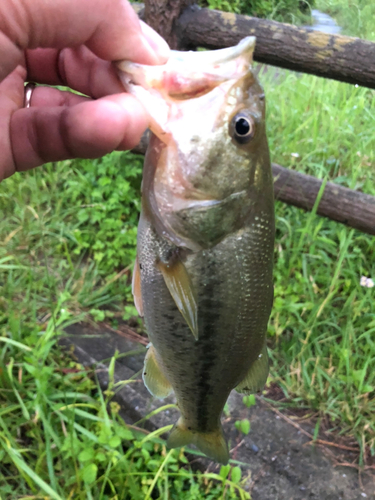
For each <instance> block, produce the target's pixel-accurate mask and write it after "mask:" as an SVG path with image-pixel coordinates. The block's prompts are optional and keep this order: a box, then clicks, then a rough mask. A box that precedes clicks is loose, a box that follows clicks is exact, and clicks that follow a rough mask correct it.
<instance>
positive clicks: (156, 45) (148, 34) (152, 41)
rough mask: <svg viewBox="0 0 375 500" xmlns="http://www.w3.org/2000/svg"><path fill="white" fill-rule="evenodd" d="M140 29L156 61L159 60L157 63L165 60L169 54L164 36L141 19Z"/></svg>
mask: <svg viewBox="0 0 375 500" xmlns="http://www.w3.org/2000/svg"><path fill="white" fill-rule="evenodd" d="M141 29H142V33H143V35H144V37H145V38H146V40H147V42H148V44H149V45H150V47H151V48H152V49H153V51H154V52H155V54H156V57H157V59H158V61H160V62H159V64H162V63H164V62H165V61H167V59H168V58H169V55H170V48H169V45H168V44H167V42H166V41H165V40H164V38H162V37H161V36H160V35H159V34H158V33H156V31H155V30H153V29H152V28H151V27H150V26H149V25H148V24H146V23H144V22H143V21H141Z"/></svg>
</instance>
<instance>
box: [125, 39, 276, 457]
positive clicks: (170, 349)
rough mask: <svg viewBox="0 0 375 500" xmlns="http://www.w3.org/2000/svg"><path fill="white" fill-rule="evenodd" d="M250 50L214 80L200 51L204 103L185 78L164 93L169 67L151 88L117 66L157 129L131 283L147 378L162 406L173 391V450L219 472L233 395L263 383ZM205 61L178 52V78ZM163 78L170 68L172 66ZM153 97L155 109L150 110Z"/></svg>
mask: <svg viewBox="0 0 375 500" xmlns="http://www.w3.org/2000/svg"><path fill="white" fill-rule="evenodd" d="M241 44H242V45H241ZM253 46H254V41H253V39H250V37H249V38H247V39H245V40H244V41H242V42H240V44H239V45H238V46H237V47H235V48H232V49H224V50H223V51H213V52H212V67H214V69H213V70H212V71H215V72H216V73H215V75H214V79H212V78H211V79H210V73H209V59H208V58H209V57H210V56H209V54H208V53H203V54H204V55H205V57H206V59H205V61H206V62H205V63H204V65H205V71H206V72H207V73H205V74H206V77H205V78H206V79H207V81H208V84H207V91H206V94H204V92H203V95H200V96H199V97H196V96H189V92H188V89H189V88H196V87H194V82H193V83H191V82H190V81H189V77H188V76H187V77H186V78H187V83H186V85H185V90H184V93H183V95H180V96H179V94H178V92H177V91H176V89H171V90H170V95H172V96H173V97H172V98H171V97H170V95H169V96H168V89H165V88H164V87H163V88H162V89H161V90H160V89H159V87H160V85H161V84H160V81H162V82H163V85H165V81H166V79H165V73H166V71H167V69H166V68H164V69H163V70H162V72H161V74H162V75H163V76H162V77H159V80H158V78H157V70H155V68H153V69H152V79H150V78H149V77H148V76H147V75H148V73H147V71H148V70H147V68H142V67H140V66H139V65H133V66H132V65H131V64H130V65H129V63H127V64H125V66H123V67H122V69H123V70H125V72H124V74H123V75H122V79H123V81H124V83H125V86H126V87H127V89H128V90H130V91H131V92H132V93H134V95H136V96H137V97H138V98H140V100H141V101H142V102H144V103H145V102H146V104H148V106H149V112H150V115H151V118H152V119H151V129H152V131H153V132H154V135H153V137H152V138H151V141H150V146H149V149H148V152H147V155H146V159H145V170H144V180H143V187H142V212H141V217H140V222H139V227H138V243H137V253H138V255H137V263H136V268H135V277H137V279H135V280H134V282H138V281H139V283H140V290H138V289H135V291H134V294H135V301H136V303H138V304H140V303H141V304H142V310H143V313H144V319H145V324H146V329H147V332H148V336H149V338H150V342H151V344H152V345H151V347H150V348H149V351H148V353H147V355H146V360H145V368H144V372H143V378H144V381H145V384H146V386H147V387H148V389H149V390H150V392H151V393H152V394H154V395H155V396H157V397H165V396H166V395H167V394H169V393H170V392H171V391H172V390H173V391H174V393H175V396H176V399H177V404H178V407H179V410H180V412H181V418H180V419H179V421H178V422H177V424H176V425H175V427H174V429H173V430H172V432H171V435H170V437H169V440H168V445H169V446H170V447H177V446H182V445H186V444H189V443H193V444H195V445H196V446H197V447H198V448H199V449H200V450H202V451H203V452H204V453H205V454H206V455H207V456H209V457H211V458H213V459H215V460H217V461H219V462H222V463H226V462H227V461H228V448H227V444H226V441H225V438H224V435H223V431H222V427H221V423H220V417H221V414H222V411H223V408H224V405H225V402H226V400H227V398H228V396H229V393H230V391H231V390H232V389H233V388H237V390H239V391H240V392H245V393H250V392H256V391H257V390H260V389H261V388H262V387H263V385H264V383H265V381H266V378H267V374H268V358H267V351H266V347H265V336H266V330H267V322H268V319H269V314H270V311H271V307H272V298H273V286H272V268H273V246H274V205H273V203H274V202H273V183H272V174H271V166H270V159H269V152H268V145H267V139H266V134H265V124H264V114H265V113H264V95H263V91H262V89H261V87H260V85H259V84H258V82H257V81H256V79H255V77H254V76H253V74H252V73H251V71H250V62H251V61H250V58H251V53H252V50H253ZM219 53H221V55H220V54H219ZM185 54H186V53H185ZM187 54H189V53H187ZM200 56H202V53H198V54H195V57H196V59H194V58H193V57H194V56H193V55H191V54H190V55H182V56H181V55H179V54H176V55H175V57H176V61H177V62H178V61H179V60H181V58H184V57H185V63H186V64H185V66H184V72H185V76H186V75H189V67H190V66H189V62H190V61H191V64H192V65H191V67H190V71H191V73H190V74H191V75H193V76H194V74H195V73H194V71H198V70H197V69H196V64H195V62H196V61H198V62H199V57H200ZM189 58H190V59H189ZM220 58H221V59H220ZM186 61H187V62H186ZM176 64H177V63H176ZM197 64H198V63H197ZM220 65H221V66H220ZM228 65H229V66H228ZM218 66H220V71H219V72H218V71H217V67H218ZM178 68H179V66H178V64H177V69H178ZM207 68H208V69H207ZM228 68H229V69H228ZM169 71H172V72H173V71H176V69H175V68H174V66H173V61H172V62H171V63H170V69H169ZM155 72H156V73H155ZM198 73H199V78H200V80H199V89H200V90H199V91H200V92H201V93H202V89H203V88H204V86H202V81H204V79H203V80H202V72H199V71H198ZM155 74H156V76H155ZM124 75H125V76H124ZM129 75H130V76H131V77H130V79H129ZM207 75H208V76H207ZM218 75H219V76H218ZM193 76H191V79H193ZM147 78H149V80H148V79H147ZM137 79H139V80H140V81H138V82H137ZM167 80H168V81H170V82H174V81H175V79H174V78H170V79H167ZM158 82H159V83H158ZM180 83H181V82H180ZM158 86H159V87H158ZM140 87H142V89H141V90H140ZM180 87H181V88H182V89H184V86H183V85H182V86H181V85H180ZM145 89H146V93H144V90H145ZM147 89H148V90H150V89H151V92H148V91H147ZM155 90H158V91H159V93H160V94H161V99H162V101H161V102H160V101H158V106H159V107H157V106H156V108H157V110H156V111H153V108H152V107H153V106H154V104H153V99H155ZM149 94H151V100H150V97H149ZM165 94H167V95H165ZM164 103H167V111H166V110H165V108H164V107H163V106H164ZM186 103H187V104H188V107H187V106H186ZM194 106H197V107H196V108H194ZM194 109H195V115H194ZM200 109H203V110H204V111H205V113H204V114H203V115H204V116H203V115H202V116H201V117H200V116H199V110H200ZM176 110H177V111H176ZM163 113H164V115H163ZM189 113H190V114H189ZM206 115H207V116H206ZM211 115H212V116H211ZM189 116H190V118H189ZM194 116H195V117H197V116H198V121H199V124H197V122H196V121H195V122H192V120H194ZM184 120H185V121H184ZM205 127H206V128H207V131H206V129H205ZM138 278H139V279H138ZM137 280H138V281H137Z"/></svg>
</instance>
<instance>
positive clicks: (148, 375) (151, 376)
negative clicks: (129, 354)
mask: <svg viewBox="0 0 375 500" xmlns="http://www.w3.org/2000/svg"><path fill="white" fill-rule="evenodd" d="M142 378H143V382H144V384H145V386H146V387H147V389H148V391H149V392H150V393H151V394H152V395H153V396H155V398H158V399H164V398H166V397H167V396H169V395H170V393H171V392H172V390H173V389H172V386H171V384H170V382H169V380H168V379H167V377H166V376H165V375H164V372H163V369H162V367H161V366H160V364H159V363H158V360H157V359H156V351H155V348H154V347H153V346H152V345H151V346H150V347H149V348H148V350H147V353H146V357H145V363H144V368H143V373H142Z"/></svg>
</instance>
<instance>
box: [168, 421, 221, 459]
mask: <svg viewBox="0 0 375 500" xmlns="http://www.w3.org/2000/svg"><path fill="white" fill-rule="evenodd" d="M188 444H194V445H195V446H196V447H197V448H198V450H200V451H201V452H202V453H204V454H205V455H206V456H207V457H208V458H211V459H212V460H215V462H219V463H221V464H223V465H226V464H227V463H228V460H229V449H228V443H227V441H226V439H225V436H224V431H223V427H222V425H221V424H220V423H219V424H218V428H217V429H216V430H214V431H210V432H198V431H194V430H192V429H189V427H188V426H187V425H186V423H185V421H184V419H183V417H181V418H179V420H178V422H177V423H176V425H175V426H174V427H173V429H172V431H171V433H170V435H169V437H168V440H167V447H168V448H179V447H180V446H186V445H188Z"/></svg>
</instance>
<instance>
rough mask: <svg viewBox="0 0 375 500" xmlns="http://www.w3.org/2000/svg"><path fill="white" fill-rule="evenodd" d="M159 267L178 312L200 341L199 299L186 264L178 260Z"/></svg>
mask: <svg viewBox="0 0 375 500" xmlns="http://www.w3.org/2000/svg"><path fill="white" fill-rule="evenodd" d="M158 267H159V269H160V271H161V272H162V274H163V278H164V281H165V284H166V285H167V287H168V290H169V292H170V294H171V295H172V297H173V300H174V301H175V303H176V306H177V307H178V310H179V311H180V313H181V314H182V316H183V317H184V319H185V321H186V323H187V324H188V325H189V328H190V330H191V332H192V334H193V335H194V338H195V339H196V340H198V305H197V299H196V297H195V293H194V288H193V283H192V282H191V279H190V276H189V274H188V272H187V270H186V267H185V265H184V263H183V262H182V261H181V260H180V259H177V260H176V261H174V262H173V263H171V264H165V263H164V262H159V264H158Z"/></svg>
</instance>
